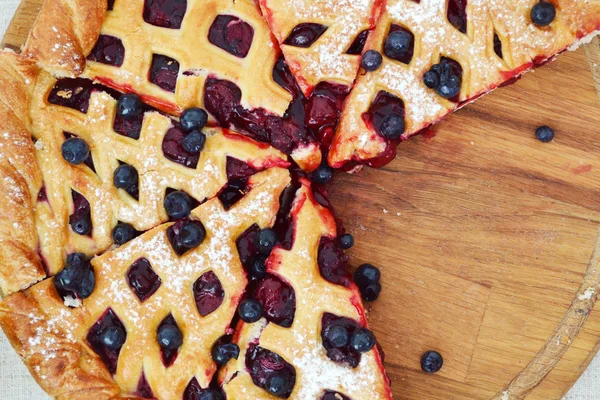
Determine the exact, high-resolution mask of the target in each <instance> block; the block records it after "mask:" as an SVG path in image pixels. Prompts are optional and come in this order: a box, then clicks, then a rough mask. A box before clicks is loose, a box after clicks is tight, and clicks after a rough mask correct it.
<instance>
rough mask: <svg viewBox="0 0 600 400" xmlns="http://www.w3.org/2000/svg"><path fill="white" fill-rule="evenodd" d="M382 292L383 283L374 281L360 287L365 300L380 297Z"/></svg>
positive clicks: (368, 300) (371, 300)
mask: <svg viewBox="0 0 600 400" xmlns="http://www.w3.org/2000/svg"><path fill="white" fill-rule="evenodd" d="M380 293H381V283H379V282H374V283H371V284H369V285H367V286H365V287H362V288H360V294H361V297H362V299H363V300H364V301H366V302H368V303H370V302H373V301H375V300H377V299H378V298H379V294H380Z"/></svg>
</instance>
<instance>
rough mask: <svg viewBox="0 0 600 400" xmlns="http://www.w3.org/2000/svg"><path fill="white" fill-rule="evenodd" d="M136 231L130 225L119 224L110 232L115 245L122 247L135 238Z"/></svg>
mask: <svg viewBox="0 0 600 400" xmlns="http://www.w3.org/2000/svg"><path fill="white" fill-rule="evenodd" d="M135 234H136V231H135V229H134V228H133V226H131V225H130V224H126V223H125V222H119V223H118V224H117V225H116V226H115V227H114V228H113V230H112V238H113V241H114V242H115V244H118V245H122V244H125V243H127V242H129V241H130V240H131V239H133V238H134V237H135Z"/></svg>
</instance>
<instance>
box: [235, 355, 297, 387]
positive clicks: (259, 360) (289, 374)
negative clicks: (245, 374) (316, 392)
mask: <svg viewBox="0 0 600 400" xmlns="http://www.w3.org/2000/svg"><path fill="white" fill-rule="evenodd" d="M246 368H248V371H249V372H250V376H251V377H252V381H253V382H254V384H255V385H256V386H258V387H260V388H263V389H265V390H267V391H268V392H270V393H271V394H273V395H275V396H277V397H281V398H284V399H287V398H288V397H289V396H290V394H291V393H292V390H293V389H294V385H295V384H296V369H295V368H294V367H293V366H292V365H291V364H290V363H288V362H287V361H285V360H284V359H283V357H281V356H280V355H279V354H277V353H274V352H272V351H270V350H267V349H264V348H262V347H260V346H255V345H251V346H250V348H249V349H248V351H247V352H246ZM275 391H276V392H277V393H274V392H275Z"/></svg>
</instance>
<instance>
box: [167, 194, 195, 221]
mask: <svg viewBox="0 0 600 400" xmlns="http://www.w3.org/2000/svg"><path fill="white" fill-rule="evenodd" d="M164 206H165V211H166V212H167V215H168V216H169V217H170V218H174V219H180V218H185V217H187V216H188V215H190V212H191V211H192V198H191V197H190V196H189V195H188V194H187V193H185V192H180V191H175V192H171V193H169V194H168V195H166V196H165V201H164Z"/></svg>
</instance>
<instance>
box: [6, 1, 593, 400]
mask: <svg viewBox="0 0 600 400" xmlns="http://www.w3.org/2000/svg"><path fill="white" fill-rule="evenodd" d="M41 2H42V0H24V1H23V3H22V5H21V7H20V8H19V11H18V12H17V14H16V16H15V18H14V20H13V23H12V24H11V26H10V27H9V29H8V31H7V33H6V36H5V37H4V41H3V43H4V44H5V45H8V46H10V47H12V48H19V47H20V46H21V45H22V44H23V43H24V41H25V39H26V35H27V32H28V31H29V29H30V27H31V25H32V23H33V21H34V19H35V16H36V14H37V10H38V9H39V6H40V4H41ZM592 71H593V72H594V74H595V75H593V74H592ZM594 76H596V79H594ZM599 77H600V41H598V40H595V41H594V42H592V43H591V44H589V45H587V46H586V47H585V49H580V50H578V51H576V52H573V53H568V54H565V55H562V56H560V57H559V58H558V59H557V60H556V61H555V62H553V63H551V64H549V65H548V66H546V67H544V68H540V69H538V70H536V71H535V73H530V74H528V75H526V76H525V77H524V78H523V79H522V80H520V81H519V82H518V83H517V84H515V85H513V86H511V87H508V88H503V89H500V90H498V91H497V92H496V93H494V94H493V95H490V96H486V97H485V98H483V99H480V100H478V101H477V102H475V103H474V104H473V105H471V106H469V107H467V108H465V109H463V110H461V111H460V112H458V113H456V114H454V115H452V116H450V117H448V118H446V119H445V120H444V121H443V122H442V123H440V124H439V125H438V126H437V127H436V128H435V129H434V134H435V135H434V136H433V137H427V138H426V137H423V136H421V137H416V138H414V139H412V140H410V141H408V142H405V143H402V144H401V145H400V148H399V151H398V153H399V156H398V158H397V159H396V160H395V161H394V162H392V163H391V164H389V165H388V166H386V167H384V168H382V169H380V170H371V169H365V170H364V171H362V172H361V173H360V174H357V175H348V174H344V173H339V174H337V175H336V179H335V182H334V183H333V185H332V186H331V188H330V192H331V198H332V201H333V203H334V206H335V207H336V209H337V210H338V214H339V216H340V217H341V218H342V219H343V220H344V221H345V224H346V227H347V229H348V231H349V232H351V233H353V234H354V235H355V238H356V242H357V244H356V246H355V247H354V248H353V249H352V250H351V255H352V260H353V264H354V265H359V264H360V263H362V262H371V263H374V264H376V265H378V266H379V267H380V268H381V269H382V273H383V286H384V291H383V293H382V296H381V298H380V300H379V301H378V302H376V303H374V304H372V306H371V309H370V312H369V320H370V322H371V324H372V326H373V328H374V330H375V331H376V333H377V337H378V339H379V340H380V342H381V344H382V346H383V349H384V350H385V353H386V367H387V369H388V371H389V374H390V377H391V379H392V389H393V392H394V394H395V398H396V399H411V400H413V399H414V400H425V399H432V400H434V399H435V400H439V399H456V400H458V399H461V400H462V399H464V400H467V399H497V400H512V399H523V398H527V399H531V400H553V399H556V400H558V399H560V398H562V396H563V395H564V394H565V393H566V392H567V390H568V389H569V388H570V387H571V386H572V384H573V383H574V382H575V381H576V380H577V378H578V377H579V376H580V374H581V373H582V372H583V370H584V369H585V368H586V367H587V365H588V363H589V362H590V361H591V359H592V358H593V357H594V355H595V354H596V352H597V350H598V345H599V342H600V313H599V312H598V311H594V310H593V308H594V305H595V303H596V299H597V293H598V292H599V291H600V269H599V267H598V263H599V261H600V244H599V240H598V234H599V227H600V157H599V156H600V102H599V99H600V97H599V95H598V92H596V89H598V90H599V91H600V79H599ZM595 85H596V86H595ZM540 125H550V126H552V127H553V128H554V129H555V131H556V138H555V140H554V141H553V142H551V143H548V144H543V143H541V142H539V141H537V140H536V139H535V136H534V131H535V128H536V127H537V126H540ZM431 349H434V350H437V351H439V352H440V353H441V354H442V355H443V356H444V360H445V363H444V367H443V369H442V370H441V372H440V373H438V374H436V375H426V374H424V373H422V372H421V371H420V368H419V358H420V356H421V354H422V353H423V352H424V351H426V350H431Z"/></svg>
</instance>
